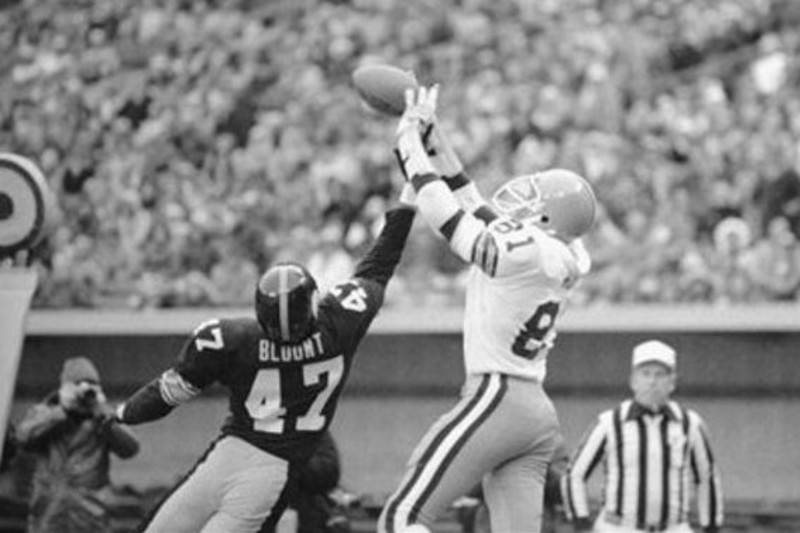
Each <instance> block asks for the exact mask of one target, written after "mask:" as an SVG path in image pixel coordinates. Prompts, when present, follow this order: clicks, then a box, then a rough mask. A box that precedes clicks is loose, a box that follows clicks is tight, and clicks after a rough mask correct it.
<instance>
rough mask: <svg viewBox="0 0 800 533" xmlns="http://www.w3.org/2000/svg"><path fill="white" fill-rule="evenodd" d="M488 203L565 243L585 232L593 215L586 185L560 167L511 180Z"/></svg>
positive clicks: (593, 205) (591, 196)
mask: <svg viewBox="0 0 800 533" xmlns="http://www.w3.org/2000/svg"><path fill="white" fill-rule="evenodd" d="M492 203H493V204H494V206H495V207H496V208H497V209H498V210H499V211H500V212H502V213H503V214H505V215H507V216H510V217H512V218H514V219H516V220H519V221H524V220H532V221H533V222H534V223H535V224H536V225H537V226H539V227H541V228H542V229H544V230H545V231H548V232H549V233H551V234H552V235H554V236H556V237H558V238H559V239H562V240H564V241H567V242H569V241H571V240H573V239H575V238H578V237H580V236H581V235H583V234H585V233H586V232H587V231H589V229H590V228H591V227H592V224H593V223H594V219H595V215H596V212H597V200H596V199H595V197H594V192H593V191H592V186H591V185H589V182H588V181H586V180H585V179H583V178H582V177H581V176H579V175H578V174H576V173H574V172H572V171H570V170H565V169H561V168H554V169H550V170H545V171H543V172H539V173H536V174H529V175H525V176H518V177H516V178H512V179H511V180H509V181H508V182H506V183H505V184H504V185H503V186H502V187H500V189H498V190H497V192H495V194H494V196H493V197H492Z"/></svg>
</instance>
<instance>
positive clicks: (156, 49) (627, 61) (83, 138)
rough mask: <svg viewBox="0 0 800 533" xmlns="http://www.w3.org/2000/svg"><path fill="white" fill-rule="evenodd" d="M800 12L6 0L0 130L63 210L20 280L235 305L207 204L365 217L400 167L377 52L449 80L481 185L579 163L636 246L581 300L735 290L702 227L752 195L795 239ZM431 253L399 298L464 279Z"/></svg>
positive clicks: (421, 0) (65, 291)
mask: <svg viewBox="0 0 800 533" xmlns="http://www.w3.org/2000/svg"><path fill="white" fill-rule="evenodd" d="M421 10H422V11H424V12H425V13H428V14H429V15H430V16H426V17H418V16H416V14H417V13H419V12H420V11H421ZM798 28H800V9H798V8H797V7H796V6H795V2H791V1H786V0H763V1H760V2H752V1H750V0H728V1H726V2H722V3H719V2H712V3H698V2H692V1H691V0H671V1H669V2H659V3H652V2H649V3H648V2H634V3H630V2H622V3H614V2H584V1H580V0H565V1H563V2H537V3H532V4H530V5H528V4H527V3H524V2H512V1H510V0H498V1H491V0H475V1H470V2H466V3H462V4H459V6H458V7H457V8H451V9H444V8H443V7H441V6H439V5H436V3H435V2H434V3H431V2H430V1H429V0H409V1H408V2H388V3H386V2H377V3H371V4H369V5H361V4H358V5H356V4H351V3H347V2H335V3H325V2H320V3H315V2H312V3H311V4H308V5H306V4H300V5H296V6H294V5H291V3H287V2H278V3H266V4H263V5H262V4H260V3H257V2H249V1H245V0H230V1H226V2H209V1H206V0H199V1H198V2H194V3H191V2H166V3H164V2H146V3H144V4H142V3H135V2H133V3H131V2H121V1H118V0H114V1H112V0H108V1H100V0H91V1H89V2H77V1H74V0H68V1H63V2H59V3H57V4H52V3H51V2H46V1H44V0H30V1H28V2H20V3H13V4H12V5H10V6H6V7H5V8H3V9H0V42H2V43H3V44H4V45H6V46H5V47H4V50H8V51H9V53H7V54H5V55H4V56H3V58H2V59H0V69H2V72H4V73H6V74H7V75H6V76H4V77H3V80H4V81H2V82H0V85H2V88H3V91H2V93H1V94H2V97H0V143H2V145H3V146H4V150H8V151H12V152H19V153H21V154H23V155H27V156H31V157H34V158H35V159H37V160H38V161H39V163H40V164H41V166H42V167H43V168H45V169H46V171H47V174H48V175H49V176H50V177H51V179H52V180H53V182H54V184H55V185H56V186H55V187H54V188H55V189H57V190H59V191H60V192H61V203H62V206H61V207H62V209H63V211H64V213H65V221H64V224H63V225H62V227H61V228H60V233H59V235H58V236H57V237H54V238H53V239H51V241H52V242H51V243H50V245H49V246H46V247H45V248H44V250H43V252H42V253H43V254H45V255H47V256H50V257H49V258H52V261H51V262H46V263H45V270H44V271H43V273H42V274H43V275H42V282H41V288H40V290H39V292H38V293H37V295H36V298H35V301H34V305H35V306H37V307H70V306H87V307H104V306H131V307H137V306H143V305H144V306H166V305H172V306H174V305H209V304H212V305H216V304H219V305H229V303H228V302H229V301H230V298H229V297H228V296H225V297H220V298H218V297H217V296H216V295H215V292H221V293H228V292H229V291H230V290H231V287H229V286H228V283H230V284H231V285H235V284H236V282H235V281H232V280H230V279H224V278H229V277H231V276H232V274H226V273H225V272H226V270H227V269H228V268H230V267H229V266H225V265H222V266H220V268H218V269H217V270H216V273H214V272H213V271H214V267H215V266H216V264H217V263H219V262H220V261H222V259H223V256H219V255H217V254H216V253H215V250H214V248H215V245H211V246H209V242H210V241H215V240H216V237H215V233H216V231H218V230H219V228H218V227H214V226H215V224H216V223H217V222H219V221H220V220H224V227H228V228H230V227H235V226H236V225H237V224H240V223H246V222H250V221H255V222H258V224H257V225H258V226H259V227H270V228H272V229H273V230H274V234H275V235H286V234H289V233H290V232H291V231H292V230H293V229H294V228H296V227H298V226H301V225H304V226H307V227H308V228H309V229H312V228H320V227H327V226H329V225H334V226H335V225H339V226H340V227H341V228H342V234H343V235H342V239H344V241H343V242H344V243H345V244H347V240H348V239H352V240H354V241H356V240H358V238H359V235H362V234H363V233H361V231H362V230H363V229H364V228H365V227H369V224H370V222H371V216H370V215H369V214H368V213H367V212H366V211H367V210H368V209H369V205H370V201H371V199H374V198H382V197H387V196H388V195H389V192H390V191H389V190H387V188H390V187H391V185H390V181H389V180H388V179H387V177H386V176H385V175H386V174H387V173H388V172H390V170H389V169H390V165H391V164H392V162H391V161H388V160H387V158H386V157H385V156H384V155H383V154H384V152H383V151H382V150H381V149H380V148H377V149H376V146H377V147H380V146H382V143H381V137H382V136H384V135H386V132H388V131H390V128H389V126H387V121H386V120H385V117H380V116H376V115H375V114H369V113H366V112H364V109H363V105H362V104H361V102H360V101H359V99H358V97H357V95H356V94H355V93H354V91H353V90H352V86H351V83H350V79H349V75H350V73H351V72H352V70H353V69H354V68H355V67H356V66H358V65H359V64H360V63H362V62H366V61H379V62H386V63H392V64H396V65H399V66H402V67H404V68H410V69H414V70H415V72H416V74H417V76H418V77H419V78H420V79H429V80H436V81H440V82H441V83H442V84H443V93H442V106H444V107H446V108H447V109H446V113H445V114H446V115H447V116H451V117H453V120H454V121H455V122H457V123H458V127H456V128H453V129H457V130H460V131H464V132H465V133H464V134H463V135H462V137H461V138H459V139H456V141H457V143H456V144H457V148H458V149H459V150H460V151H461V153H462V156H463V157H464V159H465V160H466V162H467V163H468V164H469V165H470V167H471V168H474V169H475V171H476V172H480V173H481V174H485V175H486V178H485V180H484V182H485V183H486V186H487V187H489V188H491V187H493V185H495V184H494V183H492V180H493V179H497V178H493V176H504V175H513V174H522V173H528V172H535V171H536V170H538V169H541V168H546V167H552V166H562V167H567V168H573V169H574V170H576V171H578V172H580V173H582V174H583V175H586V176H588V177H589V179H590V180H591V181H592V182H593V184H594V185H595V186H596V187H595V188H596V189H597V190H598V191H599V192H598V194H599V195H600V196H601V197H602V198H601V202H602V203H603V204H604V205H605V207H606V209H607V211H608V213H607V214H608V223H609V224H613V225H614V226H616V227H617V228H618V229H619V231H620V233H621V234H620V235H619V237H620V239H619V240H620V241H627V242H628V243H629V244H627V245H626V252H625V253H626V256H627V255H629V256H630V259H631V261H627V262H626V264H624V265H616V266H615V265H613V264H612V263H613V261H614V257H613V255H612V254H609V261H608V262H607V263H606V262H601V263H600V264H599V270H598V271H597V275H598V276H599V278H600V279H602V280H603V282H602V283H600V282H597V283H595V282H594V281H592V280H591V279H588V280H587V282H586V284H585V286H584V288H583V289H582V298H581V299H580V300H581V301H582V302H583V303H584V304H590V303H592V302H596V301H612V302H614V301H619V302H631V301H639V302H642V301H643V302H681V301H705V300H709V301H720V302H730V301H736V299H737V298H738V297H739V296H738V295H737V294H739V293H742V294H750V293H751V292H753V291H755V287H754V286H751V287H749V288H747V289H745V288H744V287H740V289H741V290H740V289H737V291H734V292H735V293H734V294H727V295H723V294H721V293H719V292H718V291H714V290H712V291H709V290H708V284H707V282H706V281H698V280H699V279H700V278H702V277H704V276H705V274H703V275H700V274H699V273H700V272H703V271H707V270H710V271H712V272H713V270H714V268H715V266H714V265H716V264H718V263H719V262H721V261H722V262H724V261H725V260H724V259H722V258H720V257H719V255H718V254H719V252H718V250H717V249H716V248H714V247H708V246H705V243H706V241H710V240H711V239H712V232H713V231H714V228H715V227H716V226H717V224H718V223H719V222H720V221H721V220H722V219H724V218H725V217H727V216H740V217H742V218H743V219H744V220H745V221H747V223H748V224H750V225H751V229H752V239H753V243H754V244H756V243H758V242H759V241H761V240H762V239H763V238H765V236H766V233H767V227H768V225H769V223H770V221H771V220H772V219H774V218H775V217H777V216H781V217H784V218H786V219H787V220H788V221H789V225H790V228H791V230H792V232H793V233H794V235H795V237H798V238H800V207H798V206H800V178H798V174H797V170H796V167H797V161H798V160H800V157H798V153H799V152H798V148H797V143H796V139H797V138H799V136H800V95H798V94H797V91H795V90H794V87H795V86H796V82H797V80H798V79H800V62H799V61H798V60H797V59H796V58H797V57H798V53H800V29H798ZM631 42H636V43H637V46H635V47H631V46H630V43H631ZM367 51H368V53H369V55H367ZM467 110H469V113H467ZM505 117H511V118H505ZM387 128H389V129H387ZM497 138H502V139H504V140H505V142H502V143H490V142H488V141H489V139H497ZM342 154H344V155H342ZM634 212H639V214H633V213H634ZM320 213H322V215H320ZM629 216H632V217H640V218H643V219H644V220H641V221H636V222H635V226H629V223H628V221H626V219H627V218H628V217H629ZM602 224H604V225H605V224H606V222H602ZM351 227H355V229H354V230H353V231H351ZM637 228H638V229H637ZM641 228H645V229H644V230H642V229H641ZM606 229H607V228H602V229H601V228H598V230H601V231H606ZM641 231H644V232H645V233H648V234H649V235H647V238H646V240H645V241H644V242H647V244H646V245H645V246H644V247H643V248H639V247H638V244H639V241H638V238H639V237H641V236H642V235H641ZM637 232H638V233H637ZM634 234H635V235H634ZM321 240H323V233H322V232H320V233H316V234H314V235H312V236H311V238H310V239H309V242H308V243H303V244H302V245H303V246H304V247H306V248H307V250H308V253H311V252H312V251H313V250H314V249H315V248H316V247H318V246H323V245H322V244H321ZM600 240H602V238H601V239H598V241H600ZM654 240H656V241H658V244H657V245H656V246H655V247H653V241H654ZM261 244H263V243H261ZM285 246H290V247H295V246H297V245H296V244H294V243H291V242H285V241H280V242H278V239H277V238H276V237H272V241H271V242H270V246H269V247H268V248H267V249H266V250H263V251H261V250H259V251H258V252H257V253H258V254H260V255H261V257H254V255H256V253H255V252H253V251H252V250H251V253H249V254H248V255H249V256H250V257H249V259H250V260H253V261H255V262H256V266H257V267H259V268H263V267H264V266H266V263H267V262H270V261H272V260H274V259H275V258H276V257H279V256H281V255H285V254H284V252H283V250H281V249H280V248H281V247H285ZM259 247H262V246H259ZM591 251H592V252H593V253H594V252H595V251H597V252H600V255H603V253H604V251H603V250H602V248H601V247H599V246H598V249H597V250H591ZM349 252H351V255H357V250H349ZM651 252H653V253H651ZM421 253H426V252H424V251H421ZM432 253H435V249H433V252H432ZM684 256H688V259H687V260H685V261H684V260H683V259H682V258H683V257H684ZM425 263H427V264H429V265H430V266H429V269H428V271H427V275H425V276H423V277H422V278H421V280H422V281H423V282H424V281H425V280H432V281H433V282H435V283H436V286H432V285H430V286H426V285H425V283H419V282H418V281H417V280H412V282H411V284H410V285H419V287H417V288H415V289H414V291H416V292H418V294H417V295H415V296H413V297H409V298H406V300H407V301H409V302H410V301H418V300H425V299H427V298H428V296H427V295H431V296H430V298H431V303H432V304H437V303H439V304H442V305H447V302H450V301H452V300H454V299H458V298H459V297H461V296H462V295H461V294H460V290H461V289H460V288H459V285H458V283H451V282H450V281H442V279H443V278H449V279H450V280H452V279H453V278H455V277H456V276H457V275H458V270H457V269H454V268H453V267H452V265H447V264H442V263H441V262H440V261H438V260H436V259H435V258H434V259H431V260H428V261H425ZM145 271H154V272H155V278H156V279H157V280H159V282H158V283H150V282H147V283H144V282H142V281H141V278H142V276H143V272H145ZM187 272H191V274H186V273H187ZM712 276H713V274H712ZM186 278H189V279H186ZM715 283H716V282H713V283H712V285H713V284H715ZM153 290H156V291H157V292H156V293H153V292H148V291H153ZM233 292H234V293H235V292H236V291H235V290H234V291H233ZM748 297H749V296H748ZM232 298H233V299H237V297H235V296H232Z"/></svg>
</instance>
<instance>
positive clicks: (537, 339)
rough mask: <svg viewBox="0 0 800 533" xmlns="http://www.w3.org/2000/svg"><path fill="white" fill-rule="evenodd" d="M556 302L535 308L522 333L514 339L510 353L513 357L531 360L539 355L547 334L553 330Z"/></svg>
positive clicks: (556, 312) (556, 313)
mask: <svg viewBox="0 0 800 533" xmlns="http://www.w3.org/2000/svg"><path fill="white" fill-rule="evenodd" d="M558 310H559V305H558V302H545V303H543V304H542V305H540V306H539V307H537V308H536V311H535V312H534V313H533V315H532V316H531V317H530V318H529V319H528V320H527V321H526V322H525V326H524V327H523V329H522V331H521V332H520V333H519V334H518V335H517V337H516V338H515V339H514V344H513V345H512V346H511V351H512V352H513V353H514V355H518V356H520V357H524V358H525V359H533V358H534V357H536V354H537V353H539V350H540V349H541V347H542V345H543V343H544V341H545V337H547V333H548V332H549V331H550V330H551V329H552V328H553V324H555V321H556V316H558Z"/></svg>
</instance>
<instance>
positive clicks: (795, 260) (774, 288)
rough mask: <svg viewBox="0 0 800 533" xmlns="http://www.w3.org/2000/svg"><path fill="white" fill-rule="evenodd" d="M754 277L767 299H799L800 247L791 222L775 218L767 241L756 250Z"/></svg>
mask: <svg viewBox="0 0 800 533" xmlns="http://www.w3.org/2000/svg"><path fill="white" fill-rule="evenodd" d="M752 262H753V264H752V274H751V275H752V277H753V280H754V282H755V286H756V288H757V289H758V290H759V291H760V293H761V295H762V299H764V300H784V301H785V300H797V297H798V289H800V245H798V240H797V238H796V237H795V235H794V234H793V233H792V232H791V230H790V229H789V221H788V220H786V219H785V218H783V217H776V218H773V219H772V221H771V222H770V223H769V227H768V228H767V238H766V239H765V240H762V241H761V242H759V243H758V244H757V245H756V246H755V247H754V249H753V258H752Z"/></svg>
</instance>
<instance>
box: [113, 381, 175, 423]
mask: <svg viewBox="0 0 800 533" xmlns="http://www.w3.org/2000/svg"><path fill="white" fill-rule="evenodd" d="M160 382H161V378H160V377H157V378H155V379H154V380H152V381H151V382H150V383H148V384H147V385H145V386H144V387H141V388H140V389H139V390H137V391H136V392H135V393H133V396H131V397H130V398H128V399H127V400H126V401H125V403H124V404H123V405H122V407H121V408H120V410H119V411H118V412H117V417H118V418H119V421H120V422H122V423H123V424H134V425H135V424H142V423H144V422H152V421H153V420H158V419H159V418H164V417H165V416H167V415H168V414H169V413H170V411H172V409H174V408H175V406H174V405H170V404H168V403H167V402H165V401H164V398H162V397H161V390H160V389H161V387H160Z"/></svg>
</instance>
